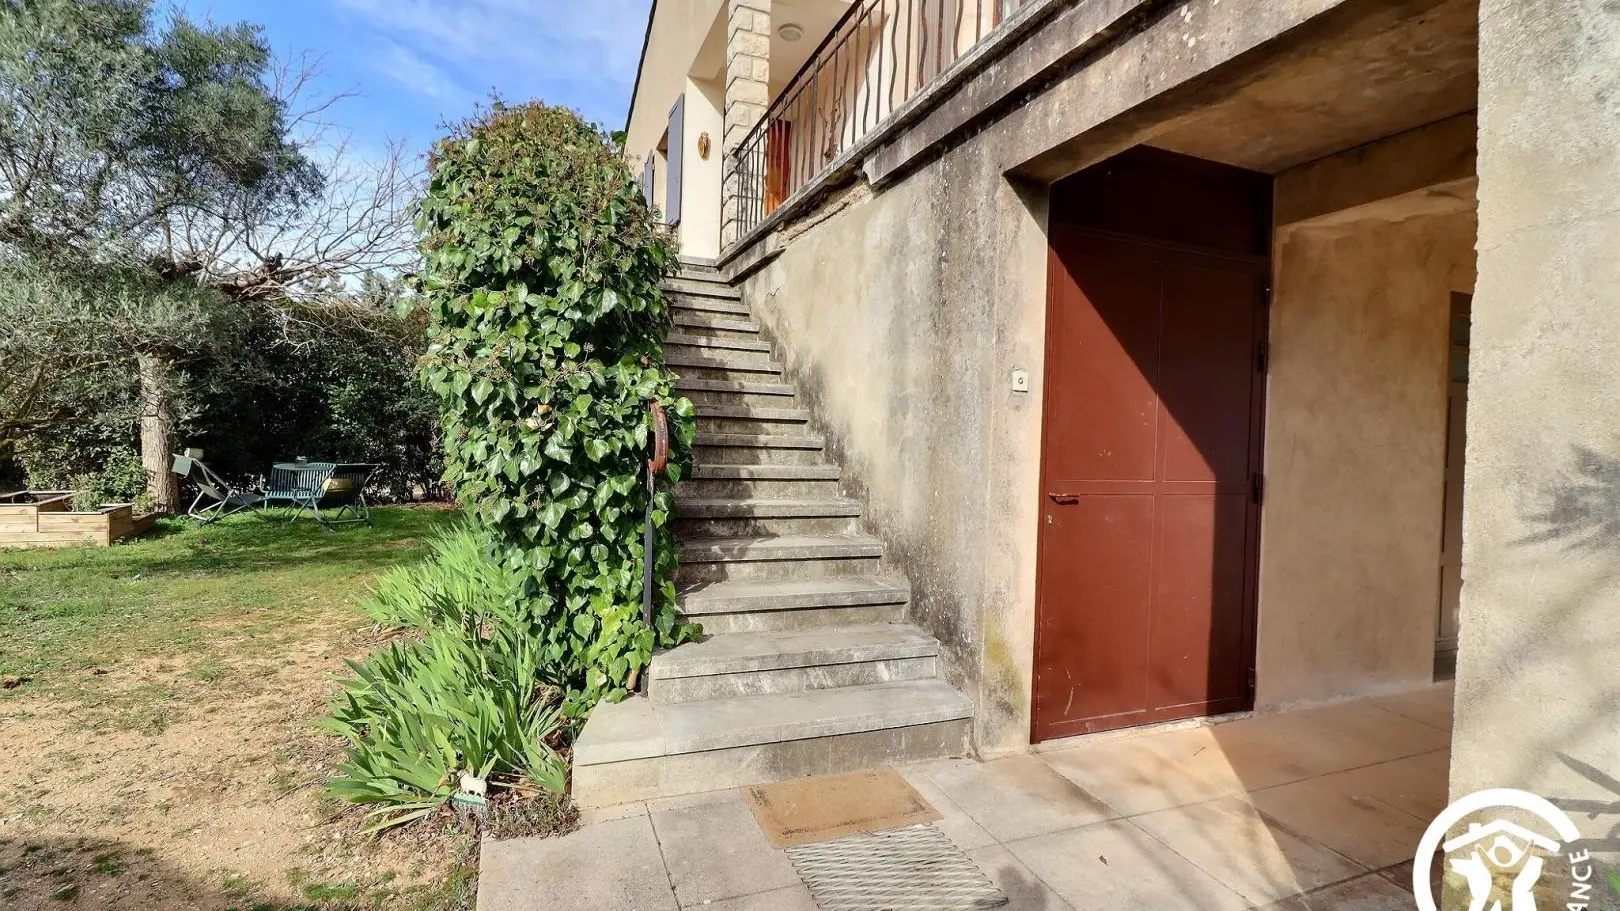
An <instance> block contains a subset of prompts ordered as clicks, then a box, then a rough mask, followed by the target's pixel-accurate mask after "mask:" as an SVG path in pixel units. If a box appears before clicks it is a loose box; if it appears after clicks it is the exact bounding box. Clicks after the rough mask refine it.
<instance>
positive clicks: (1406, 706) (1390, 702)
mask: <svg viewBox="0 0 1620 911" xmlns="http://www.w3.org/2000/svg"><path fill="white" fill-rule="evenodd" d="M1455 700H1456V688H1455V687H1454V686H1453V685H1452V684H1450V683H1437V684H1435V685H1434V686H1430V687H1424V688H1423V689H1420V690H1412V691H1411V692H1407V693H1396V694H1394V695H1391V696H1381V697H1379V698H1377V699H1374V700H1372V703H1373V704H1374V705H1376V706H1378V707H1379V708H1382V709H1387V710H1388V711H1391V712H1394V713H1395V714H1397V715H1404V716H1406V717H1407V718H1412V719H1415V720H1417V721H1421V722H1423V723H1424V724H1427V725H1430V726H1432V727H1436V728H1439V729H1440V730H1443V731H1449V730H1451V721H1452V716H1453V712H1454V709H1455V704H1454V703H1455Z"/></svg>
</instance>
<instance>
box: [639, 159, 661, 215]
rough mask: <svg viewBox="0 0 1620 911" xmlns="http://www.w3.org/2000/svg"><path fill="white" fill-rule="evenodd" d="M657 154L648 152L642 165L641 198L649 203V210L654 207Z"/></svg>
mask: <svg viewBox="0 0 1620 911" xmlns="http://www.w3.org/2000/svg"><path fill="white" fill-rule="evenodd" d="M657 155H658V153H657V152H648V153H647V157H646V159H645V160H643V161H642V164H641V198H642V199H645V200H646V201H647V208H649V209H650V208H652V205H653V159H654V158H655V157H656V156H657Z"/></svg>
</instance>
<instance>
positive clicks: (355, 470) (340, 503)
mask: <svg viewBox="0 0 1620 911" xmlns="http://www.w3.org/2000/svg"><path fill="white" fill-rule="evenodd" d="M377 468H378V466H376V465H371V464H364V463H345V464H337V463H333V462H277V463H276V464H275V465H273V466H271V468H270V476H269V477H268V478H267V479H266V480H265V484H264V498H265V502H266V503H267V504H268V505H271V506H282V507H285V508H288V509H290V510H291V511H292V512H291V515H289V516H288V517H287V521H288V522H292V521H296V520H297V518H298V517H299V516H301V515H303V514H304V513H305V512H308V513H309V514H310V515H312V516H314V517H315V521H316V522H319V523H320V524H321V525H322V526H323V527H331V526H333V525H348V524H351V523H356V522H364V523H365V524H367V525H370V524H371V510H370V508H369V507H368V506H367V504H366V484H367V483H368V482H370V480H371V476H372V475H373V474H375V473H376V471H377ZM345 515H347V516H348V518H344V516H345Z"/></svg>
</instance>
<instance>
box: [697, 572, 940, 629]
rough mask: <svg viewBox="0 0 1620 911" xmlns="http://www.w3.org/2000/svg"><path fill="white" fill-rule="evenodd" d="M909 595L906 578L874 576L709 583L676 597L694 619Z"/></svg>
mask: <svg viewBox="0 0 1620 911" xmlns="http://www.w3.org/2000/svg"><path fill="white" fill-rule="evenodd" d="M909 600H911V585H910V583H908V582H906V580H904V579H901V578H897V577H893V576H877V575H872V576H848V577H843V578H839V577H836V576H834V577H821V578H815V579H763V580H760V579H753V580H735V581H730V582H711V583H707V584H703V585H693V586H686V587H683V588H682V589H681V590H680V592H679V593H678V594H677V596H676V604H677V606H678V607H679V608H680V610H681V613H683V614H685V615H687V616H689V617H692V618H693V619H696V620H698V621H699V622H702V621H703V620H704V619H706V618H708V617H711V616H715V615H718V614H739V613H755V612H760V611H765V612H778V611H796V610H807V609H811V608H825V607H869V606H873V605H881V604H904V603H906V602H907V601H909Z"/></svg>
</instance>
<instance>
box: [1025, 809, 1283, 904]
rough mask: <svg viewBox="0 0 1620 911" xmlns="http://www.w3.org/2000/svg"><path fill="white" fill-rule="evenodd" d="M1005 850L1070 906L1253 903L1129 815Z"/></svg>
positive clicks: (1030, 841)
mask: <svg viewBox="0 0 1620 911" xmlns="http://www.w3.org/2000/svg"><path fill="white" fill-rule="evenodd" d="M1007 850H1009V851H1011V852H1012V854H1013V856H1014V857H1016V858H1018V859H1019V860H1020V861H1022V862H1023V864H1024V866H1026V867H1028V868H1029V870H1030V871H1031V872H1032V873H1034V874H1035V875H1036V876H1038V877H1039V878H1040V880H1041V882H1043V883H1045V884H1046V886H1047V887H1048V888H1050V889H1051V890H1052V891H1053V892H1056V893H1057V894H1058V897H1060V898H1062V899H1063V900H1064V901H1066V902H1068V903H1069V904H1070V905H1071V906H1073V907H1074V909H1075V911H1122V909H1127V908H1129V909H1144V911H1146V909H1183V908H1184V909H1189V911H1190V909H1196V911H1241V909H1246V908H1250V907H1252V905H1251V904H1250V903H1249V901H1248V900H1247V899H1245V898H1243V897H1242V896H1241V895H1238V894H1237V893H1236V892H1233V891H1232V890H1231V889H1228V888H1226V887H1225V886H1223V885H1221V884H1220V883H1219V882H1218V881H1216V879H1215V878H1214V877H1212V876H1210V875H1209V874H1208V873H1205V872H1204V871H1203V870H1200V869H1198V867H1196V866H1194V865H1193V864H1192V863H1191V862H1190V861H1188V860H1187V859H1186V858H1184V857H1182V856H1181V855H1179V854H1177V853H1176V852H1174V851H1172V850H1170V849H1169V848H1167V847H1165V846H1164V845H1162V844H1160V843H1159V842H1158V841H1156V840H1155V839H1154V838H1153V837H1152V836H1150V835H1148V834H1147V833H1146V832H1143V831H1142V830H1141V829H1139V828H1137V827H1136V826H1135V825H1133V824H1132V823H1131V822H1130V821H1129V820H1123V819H1121V820H1114V821H1112V822H1103V823H1098V824H1096V825H1093V826H1085V827H1083V828H1079V829H1068V830H1066V831H1063V832H1054V833H1052V834H1050V835H1040V836H1037V837H1035V838H1028V839H1024V840H1023V841H1015V842H1012V843H1010V844H1008V845H1007Z"/></svg>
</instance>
